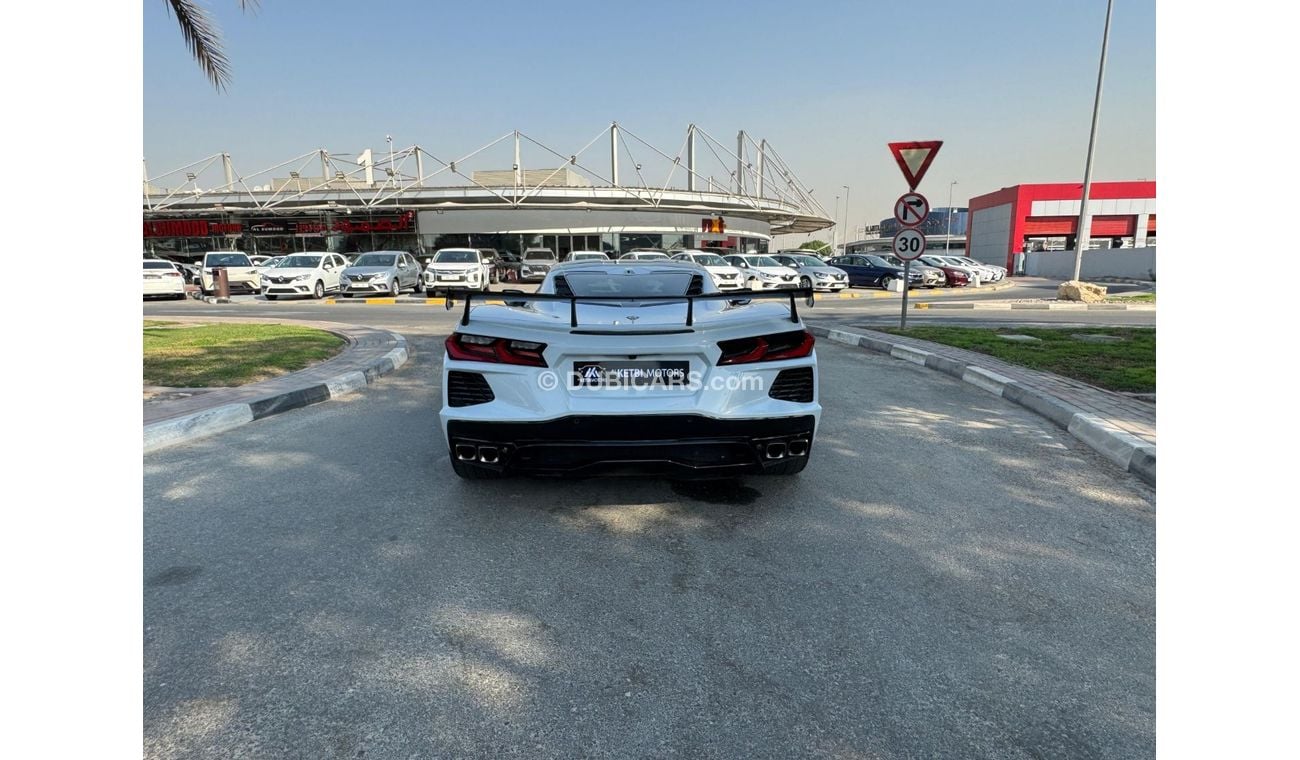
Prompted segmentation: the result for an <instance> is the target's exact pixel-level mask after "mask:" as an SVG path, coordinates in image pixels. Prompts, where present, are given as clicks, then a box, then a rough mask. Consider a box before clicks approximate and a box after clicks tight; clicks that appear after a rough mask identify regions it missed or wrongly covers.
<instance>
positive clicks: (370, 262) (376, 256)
mask: <svg viewBox="0 0 1300 760" xmlns="http://www.w3.org/2000/svg"><path fill="white" fill-rule="evenodd" d="M396 260H397V257H396V256H394V255H392V254H391V253H367V254H365V255H364V256H358V257H357V261H356V263H355V264H353V265H352V266H356V267H391V266H392V265H393V263H394V262H395V261H396Z"/></svg>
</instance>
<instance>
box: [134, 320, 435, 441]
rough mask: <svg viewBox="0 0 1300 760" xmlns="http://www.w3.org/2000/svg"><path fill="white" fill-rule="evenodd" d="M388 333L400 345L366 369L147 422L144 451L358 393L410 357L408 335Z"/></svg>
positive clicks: (374, 360)
mask: <svg viewBox="0 0 1300 760" xmlns="http://www.w3.org/2000/svg"><path fill="white" fill-rule="evenodd" d="M385 332H386V331H385ZM387 334H388V335H389V336H391V337H392V338H393V339H394V340H395V341H396V342H397V347H396V348H394V349H392V350H391V351H388V352H387V353H385V354H383V355H382V356H379V357H376V358H375V359H372V360H371V361H370V362H369V363H368V364H367V366H366V368H365V369H364V370H353V371H351V372H343V373H340V374H338V375H335V376H333V377H330V378H327V379H325V380H324V381H304V385H303V386H302V387H299V388H294V389H291V390H287V391H283V392H280V393H276V394H272V395H268V396H265V397H263V398H258V399H255V400H253V401H250V402H247V403H233V404H223V405H222V406H218V407H214V408H212V409H204V410H202V411H199V412H194V413H193V414H187V415H184V416H182V417H174V418H172V419H167V420H161V421H159V422H155V423H152V424H149V425H145V426H144V451H145V453H146V454H148V453H150V452H153V451H157V450H159V449H162V448H165V447H167V446H173V445H175V444H178V443H188V442H190V441H193V440H196V439H198V438H205V437H207V436H210V435H215V434H217V433H224V432H225V431H227V430H231V429H233V428H237V427H239V426H241V425H247V424H248V423H250V422H253V421H254V420H260V419H264V418H266V417H270V416H271V415H273V414H279V413H281V412H287V411H290V410H293V409H301V408H302V407H304V406H310V405H312V404H319V403H321V402H322V401H329V400H330V399H332V398H338V397H339V396H344V395H347V394H349V393H354V392H356V391H357V390H360V389H361V388H364V387H365V386H367V385H369V384H371V383H374V382H375V381H376V380H378V379H379V378H380V377H382V376H384V375H387V374H388V373H390V372H394V371H396V370H397V369H398V368H400V367H401V366H402V365H403V364H405V363H406V362H407V360H408V359H409V358H410V354H409V352H408V351H407V343H406V338H405V337H404V336H402V335H398V334H397V333H393V332H388V333H387Z"/></svg>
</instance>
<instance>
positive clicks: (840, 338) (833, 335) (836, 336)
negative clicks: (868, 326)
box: [826, 330, 862, 346]
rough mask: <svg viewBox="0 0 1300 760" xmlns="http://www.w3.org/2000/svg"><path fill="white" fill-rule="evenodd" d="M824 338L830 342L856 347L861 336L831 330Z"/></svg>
mask: <svg viewBox="0 0 1300 760" xmlns="http://www.w3.org/2000/svg"><path fill="white" fill-rule="evenodd" d="M826 337H827V338H829V339H830V340H833V341H835V342H836V343H844V344H846V345H849V346H856V345H858V340H859V339H860V338H861V337H862V336H861V335H858V334H857V333H851V332H848V331H846V330H831V332H830V334H829V335H827V336H826Z"/></svg>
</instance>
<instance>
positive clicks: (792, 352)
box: [718, 330, 817, 364]
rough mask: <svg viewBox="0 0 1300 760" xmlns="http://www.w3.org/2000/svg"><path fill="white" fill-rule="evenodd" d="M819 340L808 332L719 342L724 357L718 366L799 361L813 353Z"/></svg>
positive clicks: (797, 331) (775, 334)
mask: <svg viewBox="0 0 1300 760" xmlns="http://www.w3.org/2000/svg"><path fill="white" fill-rule="evenodd" d="M816 342H817V339H816V338H814V337H813V335H812V333H810V332H808V331H807V330H791V331H790V332H783V333H773V334H771V335H759V336H756V337H753V338H733V339H732V340H723V341H719V342H718V348H720V349H722V357H721V358H720V359H718V364H749V363H750V362H774V361H780V360H782V359H798V358H801V357H804V356H807V355H808V354H811V353H812V350H813V344H814V343H816Z"/></svg>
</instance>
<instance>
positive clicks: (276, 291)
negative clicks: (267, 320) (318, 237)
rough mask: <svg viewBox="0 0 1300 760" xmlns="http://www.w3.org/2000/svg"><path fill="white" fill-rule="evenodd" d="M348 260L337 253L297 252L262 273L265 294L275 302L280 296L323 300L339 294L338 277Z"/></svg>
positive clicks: (269, 299)
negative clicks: (328, 294)
mask: <svg viewBox="0 0 1300 760" xmlns="http://www.w3.org/2000/svg"><path fill="white" fill-rule="evenodd" d="M346 267H347V260H346V259H344V258H343V256H342V255H340V254H337V253H294V254H290V255H288V256H285V257H284V258H283V259H280V263H279V264H277V265H275V266H274V267H272V268H270V269H268V270H266V271H265V272H263V273H262V295H264V296H266V300H268V301H274V300H276V299H277V298H279V297H280V296H311V297H312V298H324V297H325V294H326V293H337V292H338V290H339V278H340V276H341V275H342V274H343V270H344V269H345V268H346Z"/></svg>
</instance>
